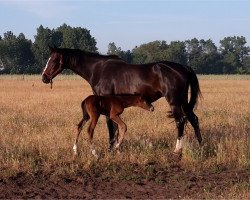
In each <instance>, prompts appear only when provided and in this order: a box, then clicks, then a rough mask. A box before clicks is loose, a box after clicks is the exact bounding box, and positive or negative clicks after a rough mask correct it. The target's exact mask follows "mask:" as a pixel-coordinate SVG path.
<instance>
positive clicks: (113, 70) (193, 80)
mask: <svg viewBox="0 0 250 200" xmlns="http://www.w3.org/2000/svg"><path fill="white" fill-rule="evenodd" d="M64 69H71V70H72V71H74V72H75V73H76V74H78V75H80V76H81V77H82V78H84V79H85V80H86V81H87V82H88V83H89V84H90V86H91V88H92V90H93V93H94V94H96V95H99V96H103V95H119V94H139V95H141V96H143V98H145V99H146V101H147V102H149V103H152V102H154V101H156V100H157V99H159V98H161V97H165V98H166V100H167V101H168V103H169V105H170V108H171V113H172V116H173V117H174V119H175V122H176V127H177V129H178V135H177V142H176V148H175V152H178V151H180V150H181V148H182V137H183V131H184V125H185V122H186V119H187V120H188V121H189V122H190V123H191V125H192V126H193V128H194V131H195V135H196V137H197V139H198V141H199V143H200V144H201V142H202V137H201V134H200V128H199V122H198V117H197V116H196V115H195V114H194V112H193V109H194V107H195V105H196V103H197V99H198V96H199V94H200V87H199V82H198V79H197V76H196V74H195V73H194V71H193V70H192V69H191V68H190V67H188V66H184V65H181V64H177V63H174V62H169V61H162V62H155V63H149V64H143V65H133V64H128V63H126V62H125V61H123V60H122V59H120V58H118V57H117V56H103V55H99V54H96V53H89V52H85V51H81V50H77V49H62V48H52V47H50V57H49V59H48V62H47V64H46V67H45V69H44V70H43V73H42V81H43V82H44V83H47V84H48V83H50V82H52V79H53V78H54V77H55V76H56V75H58V74H59V73H61V72H62V71H63V70H64ZM189 87H190V88H191V96H190V100H188V89H189ZM166 117H167V114H166ZM107 125H108V130H109V142H110V148H111V149H112V147H113V145H114V142H115V132H116V130H117V126H116V125H115V124H114V123H113V122H112V120H110V119H109V118H107Z"/></svg>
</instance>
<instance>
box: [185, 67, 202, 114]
mask: <svg viewBox="0 0 250 200" xmlns="http://www.w3.org/2000/svg"><path fill="white" fill-rule="evenodd" d="M189 84H190V88H191V97H190V101H189V103H188V107H189V109H190V110H193V109H194V107H195V105H196V104H197V101H198V97H199V96H201V90H200V85H199V81H198V78H197V76H196V74H195V72H194V70H193V69H191V67H189Z"/></svg>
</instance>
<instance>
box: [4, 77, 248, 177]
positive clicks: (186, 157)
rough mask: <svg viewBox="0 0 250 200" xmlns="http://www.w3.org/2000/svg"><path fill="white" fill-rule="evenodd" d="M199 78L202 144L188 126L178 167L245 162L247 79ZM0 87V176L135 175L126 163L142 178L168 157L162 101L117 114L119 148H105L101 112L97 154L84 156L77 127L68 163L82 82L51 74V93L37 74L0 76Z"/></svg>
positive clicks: (171, 130)
mask: <svg viewBox="0 0 250 200" xmlns="http://www.w3.org/2000/svg"><path fill="white" fill-rule="evenodd" d="M199 79H200V84H201V90H202V95H203V100H202V101H201V102H200V103H199V106H198V109H197V111H196V113H197V115H198V116H199V118H200V127H201V131H202V135H203V138H204V145H203V146H202V147H199V146H198V144H197V141H196V139H195V137H194V133H193V130H192V128H191V125H189V126H188V127H187V128H186V132H185V148H184V151H183V158H182V161H181V162H182V164H183V165H186V167H187V168H190V169H195V170H198V169H206V168H210V169H211V168H213V169H214V170H221V168H223V167H227V168H228V167H229V168H246V167H249V166H250V80H249V76H244V77H240V76H238V77H237V78H235V76H233V77H232V78H230V76H227V77H226V78H223V77H219V78H218V77H216V78H213V77H212V78H211V77H210V76H200V77H199ZM0 88H1V89H0V178H8V177H10V176H12V175H14V174H16V173H18V172H20V171H24V172H27V173H31V174H33V173H36V172H38V171H41V170H42V171H46V172H48V173H51V174H53V175H58V174H76V173H81V171H83V170H85V171H86V170H92V171H95V170H96V171H97V172H98V170H99V169H100V168H102V169H104V170H103V171H105V172H106V173H107V174H106V175H110V174H112V176H119V178H124V179H136V178H139V177H137V175H138V174H140V173H138V174H137V173H136V172H135V171H134V170H135V168H133V166H134V165H140V166H144V167H145V168H143V170H144V172H143V173H145V176H150V174H151V173H153V172H152V170H153V169H151V168H150V166H151V165H150V163H157V165H158V166H160V167H162V168H167V167H168V166H170V165H171V164H172V162H173V161H172V154H171V153H172V151H173V149H174V146H175V142H176V128H175V124H174V123H171V121H172V119H168V118H167V117H166V116H167V113H166V112H167V111H168V110H169V107H168V104H167V103H166V101H165V100H164V99H163V98H162V99H160V100H159V101H157V102H155V103H154V106H155V112H153V113H149V112H147V111H145V110H142V109H140V108H129V109H127V110H126V111H125V112H124V114H123V115H122V118H123V119H124V121H125V122H126V124H127V125H128V132H127V133H126V135H125V142H124V143H123V146H122V151H121V152H120V153H108V152H107V148H108V134H107V128H106V124H105V118H104V117H101V118H100V120H99V122H98V125H97V127H96V130H95V135H94V143H95V145H96V149H97V151H98V152H99V154H100V159H99V160H96V159H95V158H93V156H92V155H91V154H90V151H89V148H88V142H87V134H86V127H85V128H84V129H83V132H82V135H81V137H80V138H81V139H80V142H79V148H80V155H79V158H78V159H77V160H72V156H73V151H72V146H73V142H74V138H75V134H76V124H77V123H78V121H79V120H80V119H81V114H82V113H81V109H80V103H81V101H82V100H83V98H85V97H87V96H88V95H89V94H91V88H90V87H89V85H88V84H87V83H86V82H85V81H83V80H82V79H81V78H79V77H77V76H59V77H58V78H56V79H55V81H54V85H53V89H52V90H51V89H50V87H49V86H48V85H45V84H43V83H42V82H41V77H40V76H24V78H23V77H22V76H0ZM114 172H115V173H114ZM108 173H109V174H108ZM104 176H105V174H104ZM138 176H139V175H138Z"/></svg>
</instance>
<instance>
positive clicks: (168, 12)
mask: <svg viewBox="0 0 250 200" xmlns="http://www.w3.org/2000/svg"><path fill="white" fill-rule="evenodd" d="M63 23H66V24H68V25H70V26H72V27H78V26H80V27H83V28H87V29H89V30H90V33H91V35H92V36H93V37H95V39H96V41H97V47H98V50H99V52H101V53H106V52H107V46H108V43H109V42H115V43H116V45H117V46H118V47H121V48H122V50H129V49H130V50H131V49H133V48H134V47H135V46H139V45H141V44H143V43H147V42H151V41H154V40H166V41H167V42H168V43H169V42H171V41H176V40H180V41H184V40H187V39H192V38H194V37H196V38H198V39H212V40H213V41H214V42H215V43H216V45H217V46H218V45H219V40H221V39H223V38H224V37H226V36H244V37H246V40H247V42H248V45H249V44H250V0H217V1H216V0H72V1H70V0H33V1H31V0H8V1H7V0H0V35H1V36H3V33H5V32H6V31H12V32H14V34H16V35H18V34H19V33H21V32H22V33H24V34H25V36H26V37H27V38H28V39H31V40H32V41H34V35H36V29H37V28H38V27H39V26H40V25H41V24H42V25H43V26H44V27H49V28H50V29H52V28H57V27H59V26H61V25H62V24H63Z"/></svg>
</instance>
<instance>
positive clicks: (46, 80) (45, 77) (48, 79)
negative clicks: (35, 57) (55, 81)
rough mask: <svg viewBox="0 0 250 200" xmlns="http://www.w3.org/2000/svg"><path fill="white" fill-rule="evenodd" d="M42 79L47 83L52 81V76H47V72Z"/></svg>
mask: <svg viewBox="0 0 250 200" xmlns="http://www.w3.org/2000/svg"><path fill="white" fill-rule="evenodd" d="M42 81H43V82H44V83H46V84H48V83H50V82H51V80H50V78H48V76H46V75H45V74H44V75H43V76H42Z"/></svg>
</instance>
